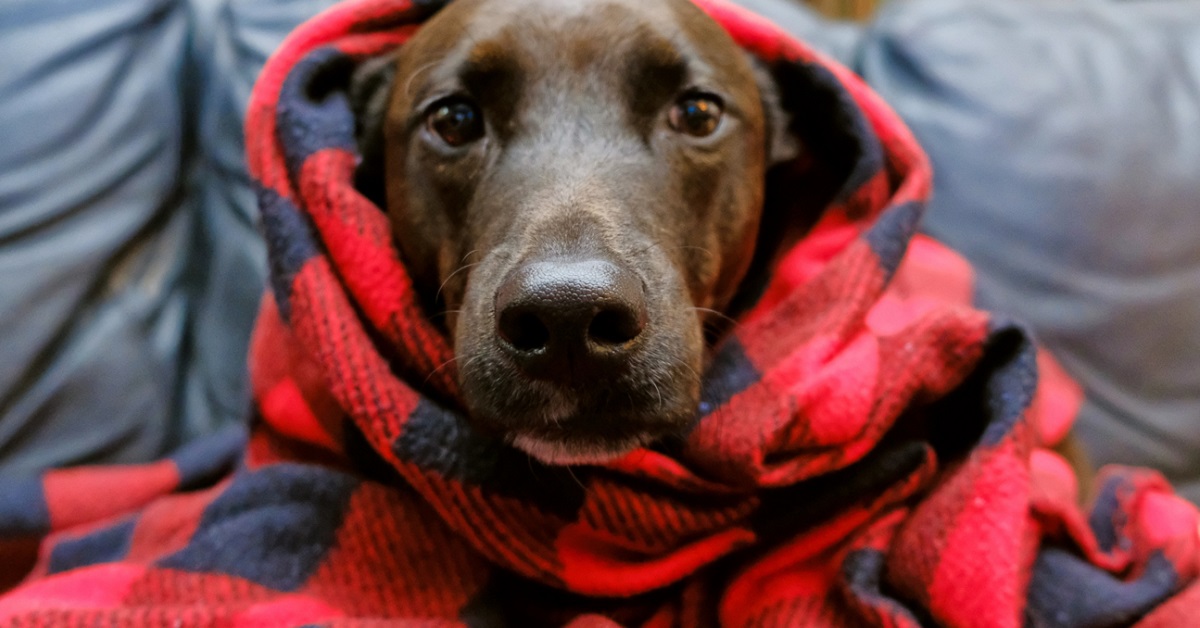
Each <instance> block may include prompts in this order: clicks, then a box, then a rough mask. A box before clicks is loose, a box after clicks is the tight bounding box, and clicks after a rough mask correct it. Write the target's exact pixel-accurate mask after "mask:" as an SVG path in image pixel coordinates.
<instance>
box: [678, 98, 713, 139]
mask: <svg viewBox="0 0 1200 628" xmlns="http://www.w3.org/2000/svg"><path fill="white" fill-rule="evenodd" d="M722 113H723V111H722V108H721V102H720V100H719V99H717V97H715V96H708V95H705V94H690V95H688V96H684V97H683V98H681V99H680V100H679V102H677V103H675V106H674V107H672V108H671V113H670V114H669V118H668V119H669V121H670V123H671V128H673V129H675V130H676V131H679V132H680V133H686V134H688V135H691V136H694V137H706V136H709V135H712V134H713V132H714V131H716V130H717V126H719V125H720V124H721V114H722Z"/></svg>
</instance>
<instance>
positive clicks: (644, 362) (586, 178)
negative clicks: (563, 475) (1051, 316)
mask: <svg viewBox="0 0 1200 628" xmlns="http://www.w3.org/2000/svg"><path fill="white" fill-rule="evenodd" d="M351 98H352V101H353V103H352V104H353V105H354V107H355V111H356V115H357V116H358V119H359V141H360V148H361V151H362V154H363V162H362V165H361V166H360V168H359V172H358V185H359V188H360V189H361V190H362V191H363V192H364V193H365V194H367V195H368V196H369V197H371V198H373V199H375V200H376V201H377V202H378V203H379V204H380V205H381V206H382V207H384V208H386V211H387V213H388V216H389V218H390V220H391V222H392V224H393V227H394V229H393V231H394V234H395V240H396V244H397V246H398V248H399V251H400V254H401V256H402V258H403V259H404V261H405V264H406V265H407V267H408V268H409V271H410V273H411V274H412V277H413V281H414V283H415V285H416V286H417V289H418V291H419V293H420V294H421V295H422V296H423V297H424V298H425V300H426V301H427V303H428V305H427V307H428V308H430V311H431V312H434V313H436V312H441V311H444V312H445V315H444V317H443V318H442V319H441V321H442V322H443V324H444V326H445V329H446V331H447V333H448V334H449V337H450V338H451V339H452V342H453V347H454V351H455V358H456V362H457V372H458V378H459V383H460V387H461V391H462V396H463V400H464V403H465V405H466V409H467V412H468V415H469V418H470V420H471V421H472V422H473V423H474V424H475V425H476V426H478V427H479V428H480V429H482V430H484V431H486V432H489V433H493V434H498V435H500V436H502V437H503V438H505V439H507V440H508V441H510V442H511V443H512V444H513V445H514V446H515V447H517V448H518V449H521V450H523V451H525V452H526V453H528V454H529V455H530V456H532V457H534V458H536V459H539V460H541V461H543V462H546V463H549V464H559V465H564V464H585V463H598V462H603V461H606V460H611V459H614V458H616V457H619V456H621V455H623V454H625V453H627V452H629V451H631V450H633V449H635V448H638V447H641V446H644V445H647V444H649V443H652V442H654V441H657V440H659V439H661V438H663V437H666V436H669V435H672V434H679V433H680V432H681V431H683V430H685V429H686V428H687V427H688V426H689V425H690V424H691V423H692V422H693V421H694V419H695V417H696V416H697V407H698V403H699V399H700V391H701V381H700V373H701V372H703V369H704V362H705V360H706V356H707V353H708V352H707V348H708V347H709V346H711V344H712V340H713V338H712V334H708V335H707V336H706V334H705V329H706V328H708V329H712V328H714V327H720V321H724V320H728V317H729V316H730V312H731V307H733V305H734V303H735V301H736V300H737V298H738V293H739V288H740V287H741V286H742V284H743V280H744V279H745V277H746V275H747V272H748V270H749V269H750V267H751V265H752V262H753V260H754V258H755V253H756V249H757V248H758V246H757V245H758V243H759V241H760V240H761V238H760V230H761V227H763V224H762V223H763V221H762V217H763V207H764V190H765V186H766V180H767V172H768V170H769V169H770V168H771V167H772V166H773V165H775V164H779V163H782V162H784V161H786V160H789V159H792V158H794V157H796V156H797V154H798V153H799V152H800V150H801V143H800V141H799V138H798V137H796V135H795V134H794V133H792V132H790V131H789V119H788V114H787V113H786V112H785V110H784V108H783V107H782V104H781V99H780V94H779V92H778V90H777V87H776V81H775V80H774V79H773V78H772V77H771V75H770V73H769V72H768V71H767V69H766V68H764V67H762V66H761V64H758V63H756V62H754V61H752V60H751V58H750V56H749V55H748V54H747V53H745V52H743V51H742V50H741V49H740V48H739V47H738V46H737V44H735V43H734V42H733V40H732V39H731V38H730V37H729V35H728V34H727V33H725V31H724V30H723V29H722V28H721V27H720V26H719V25H718V24H717V23H716V22H715V21H713V20H712V19H711V18H710V17H708V16H707V15H706V14H705V13H703V12H702V11H701V10H700V9H698V8H697V7H696V6H694V5H693V4H692V3H691V2H688V0H654V1H646V0H600V1H595V0H456V1H454V2H451V3H449V4H448V5H447V6H446V7H445V8H444V9H442V10H441V11H440V12H439V13H437V14H436V15H435V16H433V17H432V18H431V19H430V20H429V21H428V22H427V23H426V24H425V25H424V26H423V27H422V28H421V29H420V30H419V31H417V33H416V34H415V35H414V36H413V38H412V39H411V40H410V41H409V42H408V43H406V44H405V45H404V46H403V47H402V49H401V50H400V51H399V52H398V53H397V54H395V55H394V56H389V57H386V58H382V59H377V60H373V61H371V62H368V63H365V64H363V65H362V66H361V67H360V69H359V70H358V71H357V72H356V75H355V77H354V79H353V84H352V86H351Z"/></svg>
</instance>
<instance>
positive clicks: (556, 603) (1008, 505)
mask: <svg viewBox="0 0 1200 628" xmlns="http://www.w3.org/2000/svg"><path fill="white" fill-rule="evenodd" d="M696 3H697V4H698V5H699V6H700V7H701V8H703V9H704V10H705V11H707V12H708V13H709V14H710V15H712V16H713V17H714V18H715V19H716V20H717V21H718V22H720V23H721V24H722V25H723V26H724V27H725V28H726V29H727V30H728V32H729V33H730V34H731V35H732V36H733V38H734V39H735V41H737V42H738V43H739V44H740V45H741V46H742V47H744V48H745V49H746V50H748V51H749V52H751V53H752V54H755V55H757V56H758V57H760V58H761V59H763V60H764V61H765V62H766V63H767V65H768V66H769V67H771V68H772V71H773V72H775V73H776V75H777V76H778V77H782V79H786V81H787V84H786V85H784V86H783V89H784V90H785V91H786V90H789V89H791V90H794V94H803V95H805V96H806V97H808V98H810V102H813V103H817V104H816V105H814V107H817V108H818V109H820V110H822V117H821V119H820V120H819V121H817V120H812V119H805V118H803V116H799V115H798V116H797V118H798V119H800V120H801V121H800V122H798V123H797V124H798V125H799V126H798V127H797V129H796V130H797V132H798V133H801V134H802V135H803V136H804V139H805V140H806V143H807V145H809V146H811V147H813V151H812V153H811V154H810V155H809V156H807V157H805V158H803V159H798V160H797V161H796V162H794V163H790V164H785V165H784V166H782V167H781V170H780V172H779V173H776V174H773V175H772V176H773V177H776V176H777V177H779V178H781V179H782V180H783V181H784V182H785V183H786V182H788V181H790V182H792V183H793V185H782V186H777V187H773V188H771V189H772V190H774V192H772V193H773V194H775V198H771V199H769V204H770V206H771V208H772V211H781V212H784V213H783V214H781V215H780V216H781V217H782V219H783V220H784V222H788V223H795V225H799V224H801V223H803V222H804V221H807V220H810V217H811V215H812V214H811V212H808V211H806V210H805V208H804V206H803V202H802V200H804V199H803V198H802V197H805V194H804V192H803V190H800V191H797V189H798V188H802V187H803V186H802V185H800V184H801V183H804V182H807V181H810V180H812V178H813V174H814V173H820V174H822V175H825V174H828V173H838V177H837V181H836V183H837V186H838V187H837V189H836V190H833V191H832V192H831V193H830V194H829V195H828V196H829V197H831V198H832V201H830V202H828V203H827V204H826V206H825V207H823V208H821V212H820V214H819V215H820V219H819V220H818V221H817V223H816V224H815V226H812V228H811V230H809V231H808V233H807V235H806V236H805V237H803V238H802V239H799V240H798V241H796V242H789V243H788V244H787V248H786V250H785V251H783V253H782V255H781V256H780V258H779V261H778V262H777V264H776V265H775V267H774V268H772V269H771V272H770V274H769V275H765V276H763V277H759V278H757V279H760V280H761V283H762V286H761V287H762V290H761V295H760V296H759V297H758V298H757V299H756V300H755V301H754V303H753V304H752V305H751V306H750V307H749V308H748V309H747V310H746V311H745V312H744V313H743V314H741V315H740V316H739V318H738V321H737V325H736V327H735V328H734V329H733V330H732V331H731V333H730V334H729V336H728V337H726V338H724V339H723V340H721V342H720V343H719V344H718V345H716V346H715V347H713V357H712V360H711V361H710V364H709V366H708V368H707V370H706V372H705V373H704V388H703V400H702V403H701V405H700V408H699V416H698V418H697V421H696V423H695V426H694V428H693V429H692V430H691V431H690V432H689V433H688V434H686V435H685V437H684V438H682V439H681V441H680V442H678V443H674V442H673V443H670V444H668V445H663V446H656V447H651V448H647V449H642V450H638V451H635V452H633V453H631V454H629V455H627V456H625V457H623V458H621V459H619V460H617V461H614V462H611V463H608V464H604V465H599V466H589V467H577V468H571V469H568V468H561V467H549V466H545V465H542V464H539V463H538V462H536V461H533V460H531V459H529V458H528V457H527V456H525V455H524V454H522V453H520V452H518V451H516V450H514V449H512V448H510V447H509V446H507V445H505V444H504V443H502V442H499V441H496V440H492V439H490V438H488V437H485V436H483V435H481V434H479V433H476V432H475V431H474V430H473V429H472V428H471V427H470V425H469V424H468V422H467V421H466V420H465V419H464V417H463V415H462V413H461V406H460V404H459V402H458V390H457V385H456V383H455V377H454V369H453V364H452V363H451V358H452V352H451V349H450V345H449V343H448V341H447V339H446V338H445V337H444V335H443V334H442V333H441V332H440V331H439V329H438V328H437V327H436V326H434V325H433V324H432V323H430V322H429V320H428V318H427V317H426V316H425V314H424V312H423V311H422V309H421V306H420V304H419V301H418V299H416V298H415V296H414V294H413V288H412V284H411V282H410V280H409V277H408V275H407V273H406V271H405V267H404V264H403V262H402V260H401V259H399V257H398V254H397V252H396V250H395V247H394V246H393V243H392V239H391V234H390V225H389V224H388V221H387V218H386V216H385V215H384V213H383V212H382V211H380V209H379V208H378V207H375V206H374V205H373V204H372V203H371V202H370V201H368V200H367V199H366V198H365V197H364V196H363V195H361V194H360V193H359V192H358V191H356V190H355V189H354V185H353V183H354V170H355V168H356V165H357V163H358V155H357V153H356V148H355V142H354V131H355V121H354V118H353V115H352V113H351V110H350V107H349V104H348V101H347V96H346V84H347V80H346V79H347V78H348V76H349V73H350V72H351V71H352V69H353V68H354V67H355V65H356V64H357V63H360V62H362V61H364V60H365V59H368V58H370V57H372V56H376V55H379V54H383V53H385V52H387V51H390V50H393V49H395V48H397V47H399V46H402V45H403V43H404V41H405V40H406V39H407V38H408V37H409V36H410V35H411V34H412V33H413V32H414V31H415V29H417V28H419V27H420V24H421V22H422V21H423V20H425V19H427V18H428V17H429V16H430V15H432V14H433V13H434V12H436V10H437V9H438V8H439V6H440V4H441V3H439V2H436V1H430V0H426V1H418V0H349V1H347V2H344V3H341V4H339V5H337V6H335V7H334V8H332V9H330V10H329V11H327V12H325V13H324V14H322V15H320V16H318V17H316V18H314V19H313V20H312V21H310V22H309V23H307V24H306V25H304V26H303V27H301V28H300V29H299V30H297V31H296V32H295V33H294V34H293V35H292V36H291V37H290V38H289V39H288V40H287V42H286V43H285V44H284V45H283V47H282V48H281V49H280V50H279V51H278V52H277V53H276V54H275V55H274V56H273V57H272V59H271V60H270V61H269V62H268V64H267V66H266V68H265V70H264V72H263V75H262V77H261V78H260V80H259V83H258V85H257V88H256V90H255V93H254V97H253V100H252V102H251V108H250V113H249V117H248V120H247V147H248V148H247V150H248V158H249V164H250V169H251V173H252V175H253V176H254V178H255V180H256V182H257V184H258V186H259V190H260V192H259V200H260V207H261V212H262V224H263V229H264V232H265V235H266V238H267V241H268V245H269V251H270V266H271V282H270V287H269V290H268V291H267V295H266V296H265V297H264V300H263V304H262V307H261V311H260V315H259V319H258V323H257V327H256V330H255V333H254V338H253V340H252V346H251V355H250V366H251V377H252V383H253V393H254V400H255V416H254V423H253V426H252V428H251V430H250V431H249V434H248V435H247V434H246V433H244V432H237V431H234V432H228V433H223V434H219V435H215V436H214V437H213V438H212V439H210V440H207V441H202V442H200V443H197V444H195V445H193V446H191V447H190V448H188V449H186V450H184V451H182V452H180V453H179V454H178V455H177V456H175V457H173V458H171V459H169V460H167V461H163V462H161V463H157V464H155V465H147V466H144V467H132V468H121V469H81V470H69V471H55V472H51V473H50V474H48V475H47V476H46V477H44V478H40V479H30V480H19V481H14V480H4V481H2V482H0V587H14V588H12V589H11V590H10V591H9V592H8V593H7V594H5V595H4V596H3V597H0V624H4V625H23V626H68V625H79V626H92V625H122V626H168V625H169V626H179V625H185V626H187V625H212V626H274V625H313V624H316V625H331V626H333V625H336V626H349V625H378V623H379V622H383V623H397V624H399V625H422V626H425V625H428V626H434V625H439V626H440V625H445V626H451V625H458V626H527V625H573V626H607V625H629V626H634V625H636V626H661V627H666V626H709V625H712V626H717V625H720V626H847V625H864V624H865V625H885V626H929V625H948V626H1000V627H1003V626H1018V625H1033V626H1125V625H1129V624H1131V623H1133V622H1138V623H1137V625H1139V626H1174V625H1184V624H1181V623H1180V622H1181V621H1185V620H1187V619H1189V618H1191V617H1194V616H1195V615H1196V614H1197V613H1198V612H1200V585H1198V584H1196V577H1197V574H1198V572H1200V528H1198V524H1200V519H1198V517H1197V512H1196V510H1195V508H1194V507H1193V506H1191V505H1190V504H1189V503H1188V502H1186V501H1184V500H1182V499H1180V498H1178V497H1176V496H1175V495H1174V494H1173V493H1172V491H1171V489H1170V487H1169V486H1168V485H1167V484H1166V483H1165V482H1164V481H1163V480H1162V478H1161V477H1159V476H1158V475H1156V474H1154V473H1151V472H1148V471H1143V470H1137V469H1124V468H1109V469H1105V470H1104V471H1103V472H1102V473H1101V475H1100V478H1099V483H1098V486H1097V488H1096V494H1097V497H1096V498H1095V500H1094V503H1093V504H1092V505H1091V507H1090V509H1089V510H1087V511H1084V510H1082V509H1080V508H1078V507H1077V506H1076V505H1075V504H1076V501H1077V494H1078V492H1079V488H1078V486H1077V485H1076V479H1075V477H1074V475H1073V473H1072V471H1071V469H1070V468H1069V466H1068V465H1067V464H1066V462H1065V461H1064V460H1063V459H1062V458H1061V457H1059V456H1058V455H1057V454H1055V453H1054V452H1053V451H1052V450H1051V449H1050V448H1051V447H1052V446H1053V445H1054V444H1056V443H1057V442H1058V441H1060V440H1061V439H1062V438H1063V437H1064V435H1065V434H1066V432H1067V431H1068V429H1069V426H1070V422H1071V420H1072V417H1073V415H1074V412H1075V410H1076V408H1077V407H1078V405H1079V403H1080V398H1081V395H1080V392H1079V390H1078V388H1077V387H1076V386H1075V385H1074V384H1073V383H1072V382H1071V381H1070V380H1069V378H1068V377H1067V376H1066V375H1064V374H1063V373H1062V371H1061V369H1060V368H1059V367H1058V366H1057V365H1056V364H1055V363H1054V361H1053V360H1052V359H1051V358H1050V357H1049V356H1048V355H1046V354H1045V353H1043V352H1041V351H1039V350H1038V348H1037V347H1036V346H1035V345H1034V344H1033V342H1032V341H1031V339H1030V337H1029V335H1028V334H1027V333H1026V332H1025V331H1024V330H1023V329H1022V328H1021V327H1020V326H1019V325H1016V324H1014V323H1012V322H1010V321H1006V320H1002V319H998V318H996V317H993V316H990V315H989V314H987V313H984V312H981V311H979V310H976V309H974V308H972V307H971V305H970V296H971V273H970V268H969V267H968V265H967V264H966V262H965V261H964V260H962V259H961V258H960V257H958V256H957V255H956V254H954V253H953V252H951V251H949V250H947V249H945V248H944V247H942V246H940V245H938V244H937V243H936V242H933V241H932V240H930V239H928V238H926V237H924V236H922V235H919V234H918V233H917V226H918V224H919V220H920V216H921V212H922V209H923V207H924V200H925V197H926V196H927V195H928V193H929V189H930V174H929V168H928V164H927V163H926V160H925V157H924V155H923V153H922V152H921V151H920V149H919V148H918V147H917V145H916V143H915V141H914V140H913V138H912V137H911V136H910V135H909V133H908V131H907V130H906V129H905V127H904V126H903V125H902V124H901V123H900V122H899V120H898V119H897V118H896V116H895V115H894V114H893V113H892V112H891V111H890V110H889V109H888V108H887V107H886V106H885V105H884V104H883V103H882V102H880V100H879V99H878V97H877V96H876V95H875V94H874V93H872V92H871V91H870V90H869V89H868V88H867V87H865V86H864V85H863V83H862V82H861V81H860V80H859V79H857V78H856V77H855V76H853V75H852V74H851V73H850V72H849V71H847V70H846V69H844V68H842V67H840V66H838V65H837V64H835V63H833V62H831V61H829V60H827V59H825V58H823V57H822V56H821V55H819V54H818V53H815V52H814V51H812V50H810V49H809V48H807V47H806V46H805V45H804V44H803V43H801V42H797V41H795V40H793V39H791V38H790V37H788V36H787V35H786V34H784V33H783V32H781V31H780V30H778V29H777V28H776V27H774V26H773V25H771V24H769V23H767V22H765V21H764V20H762V19H761V18H758V17H756V16H754V15H752V14H749V13H747V12H745V11H744V10H741V9H738V8H736V7H733V6H731V5H729V4H726V3H725V2H724V1H723V0H696ZM785 101H786V99H785ZM824 109H828V110H829V111H824ZM825 114H828V115H825ZM806 120H807V121H806ZM805 125H808V126H805ZM814 160H815V161H814ZM793 192H794V193H795V194H796V196H795V197H794V198H793V197H792V196H791V193H793ZM795 225H793V226H795ZM785 226H786V225H785ZM807 226H808V225H807V224H805V225H804V227H807ZM18 581H19V584H18Z"/></svg>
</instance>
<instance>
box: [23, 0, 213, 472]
mask: <svg viewBox="0 0 1200 628" xmlns="http://www.w3.org/2000/svg"><path fill="white" fill-rule="evenodd" d="M187 22H188V21H187V12H186V7H185V6H184V5H183V4H182V3H181V2H177V1H175V0H89V1H88V2H85V3H80V2H76V1H73V0H9V1H7V2H4V3H0V59H3V62H0V121H2V123H3V127H2V128H3V131H2V135H3V138H4V139H3V141H0V278H2V279H0V347H3V360H0V475H5V474H9V473H22V472H29V471H33V470H36V469H40V468H43V467H45V466H49V465H63V464H74V463H81V462H94V461H100V460H105V461H113V462H120V461H132V460H140V459H145V458H147V457H151V456H155V455H158V454H159V453H160V452H161V451H162V449H163V447H165V446H167V443H168V441H171V440H172V439H173V438H174V434H173V433H172V431H173V428H172V426H171V425H170V424H169V423H167V422H165V421H163V418H164V417H167V416H169V415H170V414H171V412H172V410H173V408H172V403H173V401H172V400H173V399H174V395H175V390H176V386H177V384H178V381H177V377H176V375H177V364H178V355H179V353H178V352H179V346H180V343H181V339H182V337H183V335H184V329H185V323H186V318H187V317H186V312H185V309H186V308H185V305H186V303H185V294H184V291H183V282H182V275H183V267H184V263H185V261H186V258H187V255H188V247H189V238H190V229H191V225H190V224H189V216H188V215H187V213H186V212H183V211H179V210H180V207H181V200H180V194H179V191H180V190H179V186H178V180H179V171H180V167H181V152H182V151H181V149H182V145H183V141H184V140H183V135H184V131H183V129H184V125H183V122H182V120H183V107H182V101H181V97H180V89H179V87H180V83H181V76H182V74H181V71H182V66H183V59H184V52H185V44H186V41H187V37H188V23H187Z"/></svg>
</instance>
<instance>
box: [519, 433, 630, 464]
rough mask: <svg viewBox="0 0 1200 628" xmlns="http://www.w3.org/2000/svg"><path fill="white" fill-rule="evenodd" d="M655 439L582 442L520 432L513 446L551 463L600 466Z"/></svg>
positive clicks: (628, 438)
mask: <svg viewBox="0 0 1200 628" xmlns="http://www.w3.org/2000/svg"><path fill="white" fill-rule="evenodd" d="M650 440H652V439H651V438H650V437H649V436H648V435H645V434H642V435H635V436H630V437H627V438H624V439H620V440H617V441H605V442H599V443H598V442H595V441H588V442H584V441H579V440H563V439H547V438H542V437H540V436H538V435H536V434H534V433H531V432H519V433H516V434H514V435H513V436H512V437H511V442H512V445H513V447H516V448H517V449H519V450H521V451H523V452H525V453H526V454H529V456H531V457H533V458H535V459H537V460H539V461H541V462H544V463H546V464H549V465H557V466H572V465H597V464H603V463H606V462H611V461H613V460H616V459H618V458H621V457H622V456H624V455H626V454H628V453H629V452H631V451H634V450H635V449H638V448H639V447H642V446H644V445H645V444H647V443H648V442H650Z"/></svg>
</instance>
